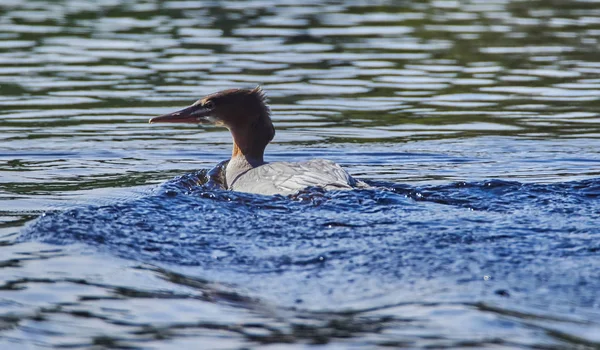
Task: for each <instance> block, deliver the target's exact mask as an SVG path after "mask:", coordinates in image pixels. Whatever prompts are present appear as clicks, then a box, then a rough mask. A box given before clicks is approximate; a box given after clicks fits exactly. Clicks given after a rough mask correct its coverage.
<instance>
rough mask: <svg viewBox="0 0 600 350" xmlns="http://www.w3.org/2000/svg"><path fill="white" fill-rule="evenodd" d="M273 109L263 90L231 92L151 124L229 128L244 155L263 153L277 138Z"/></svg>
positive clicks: (167, 115)
mask: <svg viewBox="0 0 600 350" xmlns="http://www.w3.org/2000/svg"><path fill="white" fill-rule="evenodd" d="M270 114H271V113H270V109H269V106H268V105H267V103H266V96H265V93H264V92H263V90H262V89H261V88H260V87H256V88H254V89H229V90H223V91H219V92H216V93H214V94H211V95H208V96H206V97H204V98H202V99H200V100H198V101H196V102H195V103H194V104H192V105H191V106H189V107H187V108H184V109H182V110H179V111H177V112H173V113H169V114H165V115H161V116H159V117H154V118H152V119H150V120H149V122H150V123H194V124H213V125H220V126H225V127H227V128H228V129H229V130H230V131H231V133H232V135H233V138H234V154H235V153H236V148H238V149H240V150H241V151H240V152H242V153H257V152H258V153H260V154H261V157H262V151H264V147H265V146H266V145H267V144H268V143H269V142H270V141H271V140H272V139H273V137H274V136H275V128H274V127H273V123H272V122H271V117H270Z"/></svg>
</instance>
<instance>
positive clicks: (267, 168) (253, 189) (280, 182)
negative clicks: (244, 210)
mask: <svg viewBox="0 0 600 350" xmlns="http://www.w3.org/2000/svg"><path fill="white" fill-rule="evenodd" d="M232 161H233V163H232ZM232 161H230V163H229V164H234V166H233V167H230V166H228V167H227V169H226V171H225V176H226V178H227V188H228V189H230V190H233V191H239V192H249V193H259V194H265V195H273V194H282V195H287V194H293V193H296V192H298V191H301V190H302V189H305V188H307V187H322V188H323V189H325V190H341V189H348V190H349V189H352V188H353V187H354V186H356V185H357V184H358V182H357V181H356V180H355V179H354V178H352V176H350V174H348V173H347V172H346V170H344V169H343V168H342V167H341V166H340V165H339V164H336V163H334V162H332V161H330V160H325V159H313V160H309V161H306V162H274V163H266V164H263V165H260V166H257V167H254V168H251V169H248V170H245V171H242V172H238V171H237V169H236V168H235V160H232Z"/></svg>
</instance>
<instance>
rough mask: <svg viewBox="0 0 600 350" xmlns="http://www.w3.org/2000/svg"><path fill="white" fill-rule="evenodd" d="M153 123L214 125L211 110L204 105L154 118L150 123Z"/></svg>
mask: <svg viewBox="0 0 600 350" xmlns="http://www.w3.org/2000/svg"><path fill="white" fill-rule="evenodd" d="M148 122H149V123H150V124H152V123H194V124H206V123H212V117H211V116H210V110H209V109H207V108H206V107H204V106H202V105H192V106H189V107H187V108H184V109H182V110H180V111H177V112H173V113H169V114H165V115H161V116H159V117H154V118H152V119H150V120H149V121H148Z"/></svg>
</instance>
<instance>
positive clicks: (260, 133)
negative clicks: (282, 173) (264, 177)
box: [225, 126, 272, 187]
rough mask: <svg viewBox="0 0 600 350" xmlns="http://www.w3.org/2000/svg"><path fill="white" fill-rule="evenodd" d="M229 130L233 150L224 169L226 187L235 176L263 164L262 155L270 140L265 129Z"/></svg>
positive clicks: (235, 178)
mask: <svg viewBox="0 0 600 350" xmlns="http://www.w3.org/2000/svg"><path fill="white" fill-rule="evenodd" d="M271 127H272V126H271ZM230 130H231V135H232V136H233V152H232V153H231V160H230V161H229V164H227V168H226V170H225V177H226V179H227V186H228V187H231V186H232V185H233V184H234V182H235V181H236V180H237V178H238V177H240V176H242V175H243V174H244V173H245V172H247V171H248V170H250V169H252V168H256V167H258V166H261V165H263V164H265V161H264V159H263V156H264V153H265V148H266V147H267V144H268V143H269V141H270V138H266V136H265V130H261V129H257V128H240V129H236V128H231V129H230Z"/></svg>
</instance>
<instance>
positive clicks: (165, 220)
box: [20, 171, 600, 313]
mask: <svg viewBox="0 0 600 350" xmlns="http://www.w3.org/2000/svg"><path fill="white" fill-rule="evenodd" d="M206 181H207V175H206V172H205V171H201V172H197V173H192V174H187V175H185V176H182V177H179V178H176V179H174V180H171V181H169V182H167V183H166V184H164V185H162V186H160V187H159V188H157V189H156V190H155V191H154V193H152V194H150V195H147V196H144V197H141V198H138V199H135V200H130V201H125V202H122V203H116V204H111V205H104V206H87V207H82V208H75V209H71V210H67V211H64V212H55V213H47V214H45V215H44V216H43V217H42V218H40V219H39V220H37V221H36V222H34V223H33V224H32V225H30V226H29V227H28V228H27V230H26V231H25V232H24V233H23V234H22V235H21V237H20V240H38V241H42V242H47V243H51V244H57V245H69V244H75V243H84V244H86V245H89V246H93V247H94V248H95V249H97V250H99V251H105V252H110V253H111V254H115V255H118V256H120V257H123V258H125V259H131V260H135V261H139V262H145V263H153V264H159V265H167V266H175V267H178V266H179V267H185V266H194V267H198V269H197V270H195V271H196V273H197V274H199V275H201V276H202V277H203V278H208V279H209V280H215V281H220V282H227V283H230V284H233V285H240V286H241V287H243V288H244V289H247V290H250V291H251V293H252V294H256V295H260V296H261V297H262V298H266V299H268V300H278V303H280V305H279V306H280V307H283V306H293V305H295V304H302V305H303V307H307V308H311V309H312V308H316V309H318V308H323V307H342V306H345V305H352V304H353V303H355V302H356V301H358V300H369V298H371V299H373V303H374V304H375V305H381V300H379V299H378V298H381V297H382V296H385V295H386V294H388V293H389V292H390V291H393V290H395V289H397V292H396V293H397V294H396V295H393V294H392V295H391V296H390V295H387V296H385V297H386V298H391V300H390V302H400V301H402V300H405V298H407V297H408V298H411V297H413V296H412V295H411V293H417V292H418V293H420V294H423V293H425V294H426V295H427V296H428V297H431V298H433V300H445V299H446V298H451V299H452V300H454V301H457V300H459V301H464V302H469V301H472V300H473V298H476V299H477V300H478V301H479V302H487V301H490V302H501V303H504V304H506V303H508V304H509V305H513V304H516V305H522V306H529V307H535V308H536V309H538V310H546V311H549V312H556V313H561V312H569V311H572V310H575V309H577V310H579V309H581V310H586V309H587V310H589V311H593V312H597V309H598V307H599V305H600V304H599V303H600V295H599V294H598V290H600V264H599V263H598V257H599V254H600V179H589V180H583V181H574V182H564V183H551V184H535V183H519V182H515V181H502V180H489V181H482V182H471V183H469V182H456V183H449V184H445V185H439V186H415V187H413V186H409V185H401V184H394V183H386V182H372V183H371V185H372V186H373V188H372V189H366V190H353V191H331V192H325V191H322V190H320V189H318V188H311V189H307V190H305V191H302V192H301V193H299V194H296V195H292V196H289V197H283V196H275V197H270V196H261V195H253V194H244V193H235V192H230V191H226V190H222V189H219V188H218V186H215V183H214V182H213V181H209V182H208V183H206ZM348 291H352V292H351V293H349V292H348ZM396 299H397V300H396ZM366 303H367V304H368V302H366ZM375 305H371V306H375Z"/></svg>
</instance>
